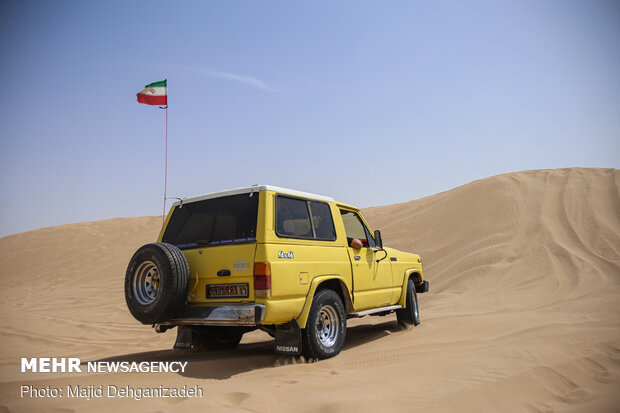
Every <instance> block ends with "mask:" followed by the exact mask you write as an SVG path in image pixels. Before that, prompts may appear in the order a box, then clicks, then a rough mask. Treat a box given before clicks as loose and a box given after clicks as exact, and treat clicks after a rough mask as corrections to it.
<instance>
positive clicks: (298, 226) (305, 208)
mask: <svg viewBox="0 0 620 413" xmlns="http://www.w3.org/2000/svg"><path fill="white" fill-rule="evenodd" d="M276 234H277V235H278V236H279V237H288V238H307V239H316V240H322V241H335V240H336V229H335V228H334V220H333V219H332V213H331V209H330V208H329V205H328V204H327V203H325V202H319V201H310V200H307V199H300V198H290V197H287V196H281V195H278V196H277V197H276Z"/></svg>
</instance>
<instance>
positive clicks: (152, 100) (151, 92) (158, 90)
mask: <svg viewBox="0 0 620 413" xmlns="http://www.w3.org/2000/svg"><path fill="white" fill-rule="evenodd" d="M137 96H138V103H144V104H146V105H161V106H165V105H167V104H168V79H166V80H161V81H159V82H153V83H150V84H148V85H146V86H144V90H143V91H142V92H140V93H138V95H137Z"/></svg>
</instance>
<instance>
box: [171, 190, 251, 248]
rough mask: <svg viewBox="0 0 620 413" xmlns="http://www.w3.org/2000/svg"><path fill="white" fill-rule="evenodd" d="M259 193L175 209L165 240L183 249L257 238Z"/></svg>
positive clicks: (199, 202) (205, 201)
mask: <svg viewBox="0 0 620 413" xmlns="http://www.w3.org/2000/svg"><path fill="white" fill-rule="evenodd" d="M257 217H258V196H257V194H253V196H250V194H241V195H231V196H226V197H221V198H213V199H206V200H204V201H197V202H192V203H188V204H183V205H182V206H178V207H176V208H175V210H174V212H173V214H172V217H170V222H169V223H168V226H167V227H166V231H165V232H164V236H163V237H162V241H163V242H167V243H170V244H173V245H176V246H177V247H178V248H180V249H188V248H197V247H211V246H216V245H227V244H241V243H247V242H255V241H256V220H257Z"/></svg>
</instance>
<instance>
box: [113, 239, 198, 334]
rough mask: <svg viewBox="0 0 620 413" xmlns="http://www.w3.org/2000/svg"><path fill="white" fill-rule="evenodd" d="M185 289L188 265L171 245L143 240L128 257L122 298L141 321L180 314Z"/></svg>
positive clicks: (184, 298) (159, 320)
mask: <svg viewBox="0 0 620 413" xmlns="http://www.w3.org/2000/svg"><path fill="white" fill-rule="evenodd" d="M188 289H189V265H188V264H187V260H186V259H185V256H184V255H183V253H182V252H181V250H180V249H178V248H177V247H175V246H174V245H171V244H166V243H163V242H157V243H153V244H146V245H144V246H143V247H141V248H140V249H139V250H138V251H136V253H135V254H134V255H133V257H132V258H131V261H129V265H128V266H127V273H126V274H125V301H127V307H129V311H131V314H132V315H133V316H134V317H135V318H136V320H138V321H140V322H141V323H143V324H154V323H161V322H164V321H169V320H171V319H174V318H176V317H179V316H181V315H182V313H183V309H184V305H185V301H186V300H187V293H188Z"/></svg>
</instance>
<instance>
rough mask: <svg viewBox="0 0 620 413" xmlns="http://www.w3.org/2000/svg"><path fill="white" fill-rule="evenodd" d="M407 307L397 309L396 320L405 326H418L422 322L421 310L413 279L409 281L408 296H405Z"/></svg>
mask: <svg viewBox="0 0 620 413" xmlns="http://www.w3.org/2000/svg"><path fill="white" fill-rule="evenodd" d="M405 300H406V301H405V308H401V309H400V310H396V320H397V321H398V324H400V325H401V326H404V327H408V326H411V325H413V326H417V325H419V324H420V311H419V307H418V295H417V294H416V291H415V285H414V284H413V280H412V279H411V278H409V281H407V297H406V298H405Z"/></svg>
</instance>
